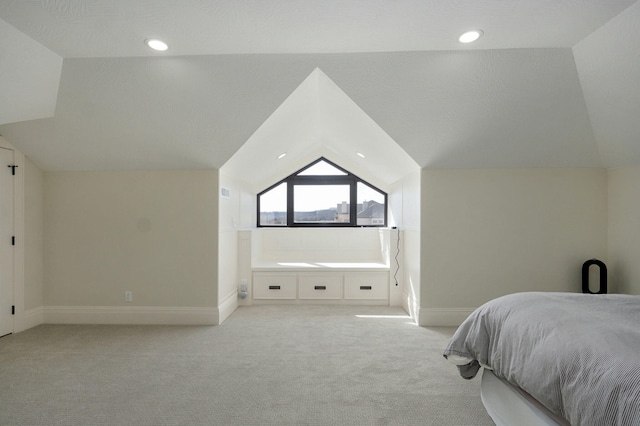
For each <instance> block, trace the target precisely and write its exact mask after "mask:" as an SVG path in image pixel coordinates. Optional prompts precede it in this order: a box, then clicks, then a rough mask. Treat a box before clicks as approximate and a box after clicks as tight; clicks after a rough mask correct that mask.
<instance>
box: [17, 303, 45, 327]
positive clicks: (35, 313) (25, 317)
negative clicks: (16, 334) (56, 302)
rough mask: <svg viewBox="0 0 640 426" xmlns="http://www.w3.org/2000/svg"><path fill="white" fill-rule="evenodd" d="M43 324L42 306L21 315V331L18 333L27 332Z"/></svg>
mask: <svg viewBox="0 0 640 426" xmlns="http://www.w3.org/2000/svg"><path fill="white" fill-rule="evenodd" d="M43 322H44V309H43V308H42V306H38V307H37V308H33V309H28V310H26V311H24V313H23V314H22V329H21V330H19V331H24V330H28V329H30V328H32V327H35V326H36V325H40V324H42V323H43Z"/></svg>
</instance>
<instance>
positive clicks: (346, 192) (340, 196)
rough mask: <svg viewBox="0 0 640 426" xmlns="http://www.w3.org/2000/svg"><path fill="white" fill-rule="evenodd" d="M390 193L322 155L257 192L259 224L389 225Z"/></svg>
mask: <svg viewBox="0 0 640 426" xmlns="http://www.w3.org/2000/svg"><path fill="white" fill-rule="evenodd" d="M386 225H387V194H386V193H385V192H383V191H381V190H379V189H378V188H376V187H375V186H373V185H371V184H369V183H367V182H365V181H364V180H362V179H360V178H359V177H357V176H356V175H354V174H352V173H350V172H348V171H347V170H345V169H343V168H342V167H340V166H338V165H336V164H334V163H332V162H331V161H329V160H327V159H326V158H322V157H321V158H319V159H317V160H316V161H314V162H313V163H311V164H309V165H307V166H306V167H303V168H302V169H300V170H298V171H297V172H295V173H293V174H292V175H289V176H287V177H286V178H284V179H282V180H281V181H280V182H278V183H276V184H275V185H272V186H270V187H269V188H267V189H265V190H264V191H262V192H260V193H259V194H258V226H259V227H260V226H333V227H341V226H386Z"/></svg>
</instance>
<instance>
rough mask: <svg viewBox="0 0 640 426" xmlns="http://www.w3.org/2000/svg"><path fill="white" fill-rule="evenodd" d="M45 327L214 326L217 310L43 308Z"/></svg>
mask: <svg viewBox="0 0 640 426" xmlns="http://www.w3.org/2000/svg"><path fill="white" fill-rule="evenodd" d="M43 311H44V315H43V323H46V324H155V325H218V317H219V313H218V308H181V307H155V306H45V307H44V308H43Z"/></svg>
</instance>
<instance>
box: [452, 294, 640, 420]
mask: <svg viewBox="0 0 640 426" xmlns="http://www.w3.org/2000/svg"><path fill="white" fill-rule="evenodd" d="M444 357H445V358H447V359H448V360H449V361H450V362H452V363H453V364H455V365H456V366H457V367H458V370H459V373H460V375H461V376H462V377H463V378H465V379H472V378H473V377H475V376H476V375H477V374H478V372H479V371H480V370H481V368H484V372H483V378H482V384H481V389H482V391H481V392H482V400H483V403H484V405H485V407H486V408H487V412H488V413H489V415H490V416H491V417H492V418H493V420H494V421H495V422H496V424H498V425H501V424H505V425H507V424H514V423H512V420H509V419H514V418H515V419H518V422H517V424H532V425H534V424H544V425H554V424H561V425H562V424H564V425H566V424H571V425H607V426H608V425H640V296H630V295H592V294H575V293H542V292H530V293H516V294H511V295H507V296H503V297H500V298H497V299H494V300H492V301H490V302H487V303H485V304H484V305H482V306H481V307H479V308H478V309H476V310H475V311H474V312H473V313H472V314H471V315H470V316H469V317H468V318H467V319H466V320H465V321H464V322H463V323H462V325H460V327H459V328H458V329H457V330H456V332H455V333H454V335H453V337H452V338H451V340H450V341H449V344H448V345H447V347H446V348H445V350H444ZM510 398H511V399H510ZM505 401H513V402H505ZM527 416H529V417H527ZM525 419H527V420H525Z"/></svg>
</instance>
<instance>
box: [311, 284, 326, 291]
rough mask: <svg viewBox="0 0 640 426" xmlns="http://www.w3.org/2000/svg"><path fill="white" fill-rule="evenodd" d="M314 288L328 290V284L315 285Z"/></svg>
mask: <svg viewBox="0 0 640 426" xmlns="http://www.w3.org/2000/svg"><path fill="white" fill-rule="evenodd" d="M313 289H314V290H326V289H327V286H326V285H317V286H315V287H313Z"/></svg>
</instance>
